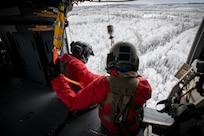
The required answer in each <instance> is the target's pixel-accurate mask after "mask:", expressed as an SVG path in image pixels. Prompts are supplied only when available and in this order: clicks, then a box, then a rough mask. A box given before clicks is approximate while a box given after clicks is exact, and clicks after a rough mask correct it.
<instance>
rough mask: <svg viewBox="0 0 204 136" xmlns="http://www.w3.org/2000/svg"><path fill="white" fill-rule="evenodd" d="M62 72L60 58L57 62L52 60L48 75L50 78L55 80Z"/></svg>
mask: <svg viewBox="0 0 204 136" xmlns="http://www.w3.org/2000/svg"><path fill="white" fill-rule="evenodd" d="M60 74H61V64H60V59H59V58H57V59H56V62H55V64H54V63H53V61H51V62H50V64H49V65H48V76H49V78H50V80H53V79H54V78H56V77H58V76H59V75H60Z"/></svg>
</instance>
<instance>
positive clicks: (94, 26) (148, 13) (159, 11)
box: [67, 4, 204, 108]
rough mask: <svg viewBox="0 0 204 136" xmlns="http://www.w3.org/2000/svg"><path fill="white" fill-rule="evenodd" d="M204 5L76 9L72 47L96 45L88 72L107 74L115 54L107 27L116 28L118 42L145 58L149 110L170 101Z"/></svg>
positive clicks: (72, 18) (71, 29) (141, 71)
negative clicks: (126, 43) (109, 55)
mask: <svg viewBox="0 0 204 136" xmlns="http://www.w3.org/2000/svg"><path fill="white" fill-rule="evenodd" d="M203 17H204V4H162V5H155V4H151V5H150V4H149V5H143V4H140V5H136V4H131V5H130V4H114V5H112V4H105V5H99V6H77V5H76V6H74V8H73V10H72V11H71V12H69V14H68V21H69V27H68V28H67V34H68V42H69V43H70V42H71V41H78V40H79V41H83V42H87V43H89V44H91V45H92V46H93V50H94V53H95V56H94V57H90V59H89V62H88V63H87V67H88V68H89V69H90V70H91V71H92V72H94V73H99V74H106V71H105V65H106V55H107V53H108V50H109V48H110V46H111V45H110V39H109V35H108V33H107V26H108V25H113V28H114V33H113V36H114V41H115V42H118V41H129V42H132V43H133V44H134V45H135V46H136V48H137V50H138V54H139V57H140V67H139V74H140V75H142V76H144V77H146V78H147V79H148V81H149V82H150V84H151V86H152V89H153V93H152V98H151V99H150V100H149V101H148V102H147V106H148V107H152V108H155V104H156V103H157V102H158V101H159V100H162V99H165V98H166V97H167V96H168V94H169V92H170V91H171V88H172V86H174V85H175V83H176V82H177V80H176V79H175V78H174V74H175V73H176V71H177V69H178V68H179V67H180V66H181V65H182V64H183V63H184V62H185V61H186V58H187V56H188V52H189V50H190V47H191V45H192V43H193V40H194V37H195V34H196V32H197V29H198V27H199V24H200V22H201V20H202V18H203Z"/></svg>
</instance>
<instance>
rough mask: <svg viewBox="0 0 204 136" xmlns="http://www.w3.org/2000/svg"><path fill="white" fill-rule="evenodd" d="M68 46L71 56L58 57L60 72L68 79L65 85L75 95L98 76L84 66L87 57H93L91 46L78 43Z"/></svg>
mask: <svg viewBox="0 0 204 136" xmlns="http://www.w3.org/2000/svg"><path fill="white" fill-rule="evenodd" d="M70 46H71V54H64V55H62V56H60V57H59V58H60V62H61V72H62V73H63V74H64V75H65V76H66V77H67V78H68V82H67V83H68V84H69V86H70V87H71V89H72V90H73V91H74V92H75V93H77V92H78V91H79V90H80V89H82V88H83V87H84V86H86V85H88V84H89V83H90V82H92V81H93V80H94V79H96V78H97V77H98V76H99V75H97V74H94V73H92V72H90V71H89V70H88V68H87V67H86V65H85V64H86V63H87V62H88V59H89V57H90V56H91V55H92V56H94V52H93V50H92V46H91V45H89V44H87V43H84V42H80V41H77V42H72V43H71V44H70ZM54 77H55V75H54ZM51 78H53V77H51ZM70 80H71V81H70Z"/></svg>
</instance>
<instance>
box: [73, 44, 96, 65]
mask: <svg viewBox="0 0 204 136" xmlns="http://www.w3.org/2000/svg"><path fill="white" fill-rule="evenodd" d="M71 52H72V55H73V56H75V57H76V58H78V59H80V60H81V61H83V62H84V63H87V61H88V59H89V57H90V55H92V56H94V53H93V50H92V46H91V45H89V44H87V43H84V42H80V41H77V42H72V43H71Z"/></svg>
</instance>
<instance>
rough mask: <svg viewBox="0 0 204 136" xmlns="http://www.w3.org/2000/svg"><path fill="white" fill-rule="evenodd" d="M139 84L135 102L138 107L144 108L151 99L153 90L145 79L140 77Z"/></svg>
mask: <svg viewBox="0 0 204 136" xmlns="http://www.w3.org/2000/svg"><path fill="white" fill-rule="evenodd" d="M138 79H139V84H138V87H137V90H136V94H135V96H136V97H135V101H136V103H137V104H138V105H140V106H143V104H144V103H146V101H147V100H148V99H150V98H151V95H152V88H151V86H150V84H149V82H148V81H147V80H146V79H145V78H144V77H139V78H138Z"/></svg>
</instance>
